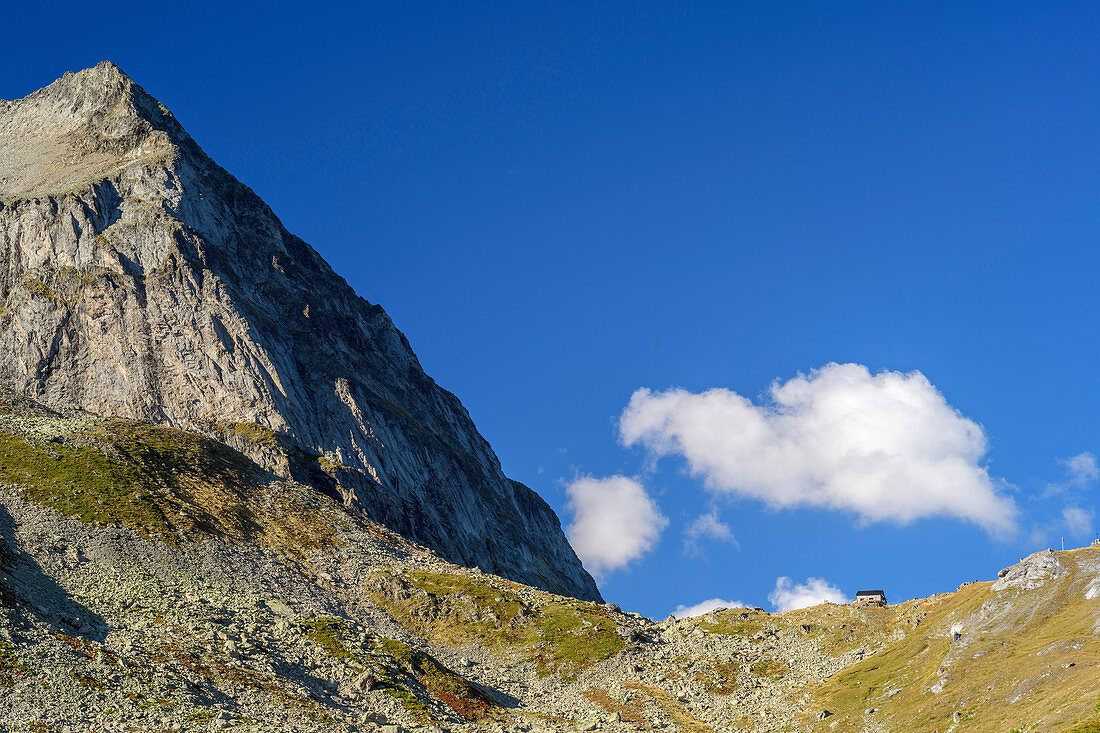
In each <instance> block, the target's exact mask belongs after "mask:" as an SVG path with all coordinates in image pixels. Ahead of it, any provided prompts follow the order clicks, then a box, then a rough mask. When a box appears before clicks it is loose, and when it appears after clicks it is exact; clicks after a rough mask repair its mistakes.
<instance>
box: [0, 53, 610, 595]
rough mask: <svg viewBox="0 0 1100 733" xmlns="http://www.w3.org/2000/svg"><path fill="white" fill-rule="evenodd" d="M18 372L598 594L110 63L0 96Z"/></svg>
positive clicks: (421, 381)
mask: <svg viewBox="0 0 1100 733" xmlns="http://www.w3.org/2000/svg"><path fill="white" fill-rule="evenodd" d="M0 384H2V385H5V386H8V387H11V388H13V389H15V390H16V391H18V392H20V393H22V394H26V395H28V396H31V397H34V398H38V399H43V400H45V401H47V402H53V403H59V404H72V405H76V406H78V407H80V408H82V409H85V410H88V411H90V412H93V413H97V414H109V415H119V416H122V417H129V418H137V419H145V420H152V421H154V422H158V423H161V424H168V425H173V426H176V427H181V428H186V429H192V430H198V431H201V432H204V433H205V434H207V435H210V436H212V437H217V438H218V439H219V440H223V441H224V442H227V443H229V444H230V445H232V446H234V447H236V448H238V449H240V450H242V451H244V452H245V453H247V454H248V455H249V456H251V457H252V458H254V459H255V460H257V461H258V462H260V463H261V464H262V465H264V466H265V467H267V468H268V469H270V470H273V471H276V472H277V473H279V474H280V475H284V476H287V477H293V478H296V479H299V480H301V481H303V482H306V483H309V484H311V485H314V486H317V487H318V488H320V489H322V490H324V491H326V492H327V493H329V494H330V495H332V496H334V497H336V498H338V499H340V500H341V501H343V502H344V503H345V505H347V506H348V507H349V508H352V509H357V510H362V511H364V512H366V513H367V514H368V515H369V516H370V517H371V518H373V519H375V520H377V521H379V522H382V523H383V524H386V525H387V526H390V527H392V528H394V529H395V530H397V531H399V532H401V533H402V534H404V535H405V536H407V537H409V538H410V539H413V540H414V541H418V542H421V543H423V544H426V545H428V546H430V547H432V548H434V549H436V550H437V551H438V552H440V553H441V554H442V555H444V556H445V557H446V558H448V559H450V560H452V561H455V562H458V563H460V564H465V565H478V566H480V567H482V568H483V569H484V570H487V571H490V572H495V573H498V574H501V575H504V576H506V577H510V578H513V579H517V580H521V581H524V582H527V583H530V584H533V585H536V586H539V587H544V588H547V589H551V590H555V591H558V592H563V593H567V594H570V595H576V596H580V597H585V598H598V597H599V593H598V591H597V589H596V586H595V584H594V583H593V582H592V579H591V577H590V576H589V575H588V574H587V573H586V572H585V571H584V570H583V569H582V568H581V566H580V563H579V561H578V560H577V558H576V555H575V554H574V553H573V551H572V549H571V548H570V547H569V545H568V543H567V541H566V540H565V537H564V535H563V533H562V531H561V526H560V523H559V521H558V519H557V517H556V516H555V515H554V513H553V511H552V510H551V509H550V508H549V507H548V506H547V505H546V504H545V502H543V501H542V500H541V499H540V498H539V497H538V495H537V494H535V493H534V492H532V491H531V490H530V489H528V488H527V487H525V486H523V485H522V484H518V483H515V482H512V481H510V480H508V479H507V478H506V477H505V476H504V475H503V473H502V472H501V469H500V464H499V461H498V460H497V458H496V456H495V454H494V453H493V451H492V449H491V447H490V446H489V445H488V443H486V441H485V440H484V439H483V438H482V437H481V435H480V434H478V432H477V430H476V428H475V427H474V425H473V423H472V421H471V420H470V417H469V414H468V413H467V412H466V410H465V408H464V407H463V406H462V404H461V403H460V402H459V401H458V399H457V398H456V397H455V396H454V395H452V394H451V393H449V392H447V391H446V390H444V389H442V388H440V387H439V386H438V385H436V383H435V382H434V381H433V380H432V379H431V378H430V377H429V376H428V375H426V374H425V373H424V371H423V369H422V368H421V366H420V364H419V362H418V360H417V358H416V356H415V354H414V353H413V352H412V349H411V348H410V346H409V344H408V342H407V340H406V339H405V337H404V335H403V334H401V332H400V331H399V330H398V329H397V328H396V327H395V326H394V324H393V322H392V321H391V320H390V318H389V316H388V315H387V314H386V313H385V311H384V310H383V309H382V308H381V307H379V306H377V305H372V304H370V303H368V302H367V301H366V300H364V299H362V298H360V297H359V296H358V295H356V294H355V292H354V291H352V289H351V288H350V287H349V286H348V285H347V283H346V282H345V281H344V280H343V279H342V278H341V277H339V276H338V275H337V274H335V273H334V272H333V271H332V269H331V268H330V267H329V266H328V264H327V263H326V262H325V261H324V260H323V259H322V258H321V257H320V255H318V254H317V253H316V252H315V251H314V250H313V249H312V248H311V247H310V246H309V245H308V244H306V243H305V242H303V241H302V240H301V239H299V238H298V237H295V236H294V235H292V234H290V233H289V232H287V231H286V229H285V228H284V227H283V226H282V223H281V222H280V221H279V220H278V218H277V217H276V216H275V215H274V213H272V212H271V210H270V209H269V208H268V207H267V206H266V204H264V203H263V201H261V200H260V199H259V198H258V197H257V196H256V195H255V194H254V193H253V192H252V191H251V190H250V189H249V188H248V187H246V186H244V185H242V184H241V183H240V182H239V181H237V180H236V179H235V178H234V177H233V176H231V175H230V174H228V173H227V172H226V171H225V170H224V169H222V168H221V167H220V166H218V165H217V164H216V163H215V162H214V161H212V160H211V159H210V158H209V157H208V156H207V155H206V154H205V153H204V152H203V151H202V150H201V149H200V148H199V146H198V145H197V144H196V143H195V142H194V141H193V140H192V139H191V138H190V136H188V135H187V133H186V132H185V131H184V130H183V129H182V128H181V127H180V126H179V125H178V123H177V122H176V121H175V118H174V117H173V116H172V115H171V113H170V112H169V111H168V110H167V109H166V108H165V107H164V106H163V105H161V104H160V103H159V102H158V101H156V100H155V99H154V98H153V97H151V96H150V95H148V94H147V93H146V92H145V91H144V90H142V89H141V87H139V86H138V85H137V84H135V83H134V82H133V81H131V80H130V79H129V77H127V76H126V75H125V74H123V73H122V72H121V71H120V70H119V69H118V68H117V67H116V66H114V65H113V64H110V63H108V62H104V63H101V64H99V65H98V66H96V67H95V68H93V69H87V70H85V71H81V72H78V73H74V74H66V75H65V77H63V78H62V79H59V80H58V81H56V82H54V83H53V84H51V85H50V86H48V87H46V88H44V89H42V90H40V91H38V92H35V93H33V94H31V95H29V96H27V97H24V98H23V99H20V100H15V101H12V102H2V103H0Z"/></svg>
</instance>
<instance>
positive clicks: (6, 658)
mask: <svg viewBox="0 0 1100 733" xmlns="http://www.w3.org/2000/svg"><path fill="white" fill-rule="evenodd" d="M29 671H30V670H28V669H27V668H26V667H24V666H23V665H22V664H21V663H20V661H19V657H17V656H16V654H15V646H14V645H13V644H12V643H11V642H8V641H0V687H11V686H12V685H14V684H15V680H16V678H17V677H25V676H26V675H27V673H28V672H29Z"/></svg>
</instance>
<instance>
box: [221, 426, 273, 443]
mask: <svg viewBox="0 0 1100 733" xmlns="http://www.w3.org/2000/svg"><path fill="white" fill-rule="evenodd" d="M228 429H229V431H230V432H232V433H233V434H235V435H239V436H240V437H242V438H244V439H245V440H247V441H248V442H249V443H252V444H253V445H260V446H264V447H266V448H278V447H279V434H278V433H276V432H275V431H274V430H272V429H271V428H269V427H267V426H266V425H260V424H259V423H255V422H238V423H232V424H231V425H229V426H228Z"/></svg>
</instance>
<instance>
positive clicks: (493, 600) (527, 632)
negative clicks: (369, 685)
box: [372, 571, 626, 678]
mask: <svg viewBox="0 0 1100 733" xmlns="http://www.w3.org/2000/svg"><path fill="white" fill-rule="evenodd" d="M374 581H375V582H373V583H372V588H373V591H372V595H373V596H374V598H375V600H376V601H377V602H378V603H379V604H380V605H382V606H383V607H385V608H386V609H387V610H388V611H389V612H390V613H391V615H393V616H394V617H395V618H396V619H397V620H398V621H400V622H401V623H403V624H404V625H405V626H406V627H407V628H410V630H412V631H415V632H416V633H418V634H421V635H423V636H426V637H428V638H432V639H434V640H438V641H442V642H444V643H453V644H467V643H476V644H481V645H482V646H485V647H487V648H489V649H492V650H495V651H497V652H506V653H519V654H522V655H523V656H524V657H525V658H526V659H528V660H530V661H533V662H535V664H536V666H537V668H538V671H539V672H540V674H544V675H548V674H554V673H557V674H560V675H562V676H563V677H566V678H572V677H575V676H576V675H577V674H578V673H580V672H581V671H583V670H585V669H587V668H588V667H591V666H592V665H593V664H596V663H598V662H600V661H603V660H605V659H609V658H610V657H612V656H614V655H616V654H618V653H619V652H621V651H622V650H623V649H624V648H625V646H626V644H625V642H624V641H623V638H622V637H621V636H620V635H619V634H618V632H617V630H616V626H615V621H614V619H613V618H611V616H610V614H609V613H608V612H607V611H606V610H605V609H603V608H601V607H600V606H597V605H595V604H592V603H585V602H582V601H571V600H566V599H564V598H559V597H557V596H551V595H549V594H546V599H545V600H544V601H543V602H541V603H539V604H537V605H530V604H528V603H527V602H526V601H524V599H523V598H522V597H521V596H520V595H519V594H518V593H514V592H512V591H509V590H507V589H505V588H501V587H497V586H495V585H492V584H490V583H488V582H484V581H481V580H479V579H476V578H471V577H469V576H464V575H456V574H451V573H430V572H420V571H412V572H409V573H408V574H407V580H405V579H402V578H393V577H388V578H383V577H380V576H376V578H375V579H374ZM410 588H411V589H412V591H413V592H410Z"/></svg>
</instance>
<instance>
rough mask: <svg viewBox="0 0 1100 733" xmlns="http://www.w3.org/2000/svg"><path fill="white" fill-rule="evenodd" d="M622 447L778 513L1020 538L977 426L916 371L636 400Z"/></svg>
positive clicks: (826, 370) (834, 367)
mask: <svg viewBox="0 0 1100 733" xmlns="http://www.w3.org/2000/svg"><path fill="white" fill-rule="evenodd" d="M619 431H620V440H621V441H622V443H623V444H624V445H627V446H633V445H642V446H644V447H645V448H646V449H647V450H648V451H649V452H650V453H651V454H652V455H654V456H655V457H660V456H666V455H681V456H683V457H684V458H685V459H686V460H687V465H688V468H689V469H690V471H691V472H692V474H694V475H697V476H701V477H702V478H703V479H704V481H705V484H706V486H707V487H708V488H710V489H711V490H713V491H716V492H722V493H729V494H736V495H739V496H744V497H749V498H753V499H759V500H761V501H765V502H767V503H768V504H770V505H771V506H773V507H795V506H817V507H826V508H830V509H844V510H850V511H853V512H856V513H857V514H858V515H859V516H860V517H861V518H862V519H863V520H864V521H884V520H890V521H894V522H898V523H902V524H905V523H908V522H911V521H913V520H915V519H919V518H922V517H931V516H949V517H957V518H960V519H966V520H969V521H971V522H974V523H975V524H978V525H980V526H982V527H984V528H986V529H987V530H989V531H990V532H999V533H1006V532H1008V531H1011V530H1014V529H1015V528H1016V513H1017V512H1016V505H1015V503H1014V502H1013V501H1012V500H1011V499H1010V498H1008V497H1006V496H1003V495H1001V494H999V493H998V492H997V487H996V486H995V483H996V482H995V481H994V479H992V478H991V477H990V475H989V473H988V472H987V470H986V468H985V467H984V466H983V465H982V463H981V461H982V459H983V457H984V456H985V453H986V450H987V444H986V438H985V434H984V432H983V431H982V428H981V426H980V425H978V424H977V423H975V422H974V421H972V420H970V419H968V418H966V417H964V416H963V415H962V414H960V413H959V411H958V410H956V409H955V408H953V407H952V406H951V405H950V404H948V402H947V400H945V399H944V397H943V395H942V394H941V393H940V392H939V390H937V389H936V388H935V387H934V386H933V385H932V384H931V383H930V382H929V381H928V379H927V378H926V377H925V376H924V375H923V374H921V373H920V372H910V373H908V374H905V373H901V372H891V371H883V372H879V373H878V374H871V373H870V371H869V370H868V369H867V367H865V366H862V365H859V364H828V365H826V366H824V367H822V368H821V369H817V370H814V371H812V372H810V373H809V374H808V375H803V374H799V375H798V376H797V377H794V378H793V379H790V380H789V381H787V382H783V383H780V382H778V381H776V382H774V383H773V384H772V385H771V387H770V388H769V390H768V394H767V398H766V399H765V400H764V401H762V403H761V404H754V403H753V402H752V401H751V400H749V399H747V398H745V397H742V396H741V395H739V394H737V393H736V392H733V391H730V390H727V389H712V390H709V391H706V392H702V393H699V394H695V393H691V392H687V391H686V390H682V389H671V390H668V391H666V392H652V391H650V390H648V389H640V390H638V391H636V392H635V393H634V394H633V396H632V397H631V398H630V404H629V405H627V407H626V409H625V410H624V411H623V414H622V417H621V419H620V423H619Z"/></svg>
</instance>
